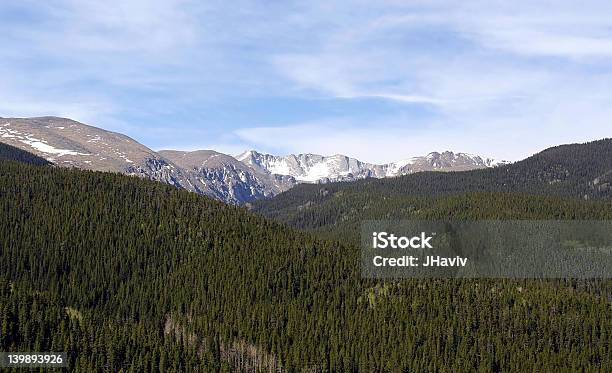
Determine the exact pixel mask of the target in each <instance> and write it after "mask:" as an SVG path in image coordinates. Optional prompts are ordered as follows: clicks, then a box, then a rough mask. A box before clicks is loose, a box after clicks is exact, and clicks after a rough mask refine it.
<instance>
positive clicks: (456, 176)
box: [254, 139, 612, 221]
mask: <svg viewBox="0 0 612 373" xmlns="http://www.w3.org/2000/svg"><path fill="white" fill-rule="evenodd" d="M473 192H498V193H522V194H531V195H547V196H550V195H555V196H562V197H570V198H581V199H607V198H610V197H612V139H604V140H599V141H594V142H590V143H586V144H572V145H562V146H557V147H554V148H550V149H547V150H545V151H543V152H541V153H538V154H536V155H534V156H532V157H529V158H527V159H525V160H523V161H520V162H516V163H513V164H509V165H504V166H499V167H495V168H490V169H482V170H474V171H465V172H448V173H438V172H422V173H416V174H412V175H407V176H402V177H398V178H389V179H366V180H362V181H358V182H351V183H332V184H325V185H316V184H310V185H307V184H304V185H298V186H297V187H295V188H293V189H291V190H289V191H287V192H285V193H282V194H280V195H278V196H276V197H275V198H272V199H267V200H261V201H258V202H256V203H255V205H254V206H255V207H254V208H255V210H256V211H258V212H260V213H262V214H264V215H266V216H269V217H274V218H278V219H280V220H285V221H290V220H297V219H300V217H299V215H301V214H303V213H304V214H316V211H318V210H324V211H325V210H329V209H331V208H332V207H331V206H332V205H335V204H338V201H337V199H338V197H339V196H345V198H344V199H345V200H351V199H353V198H357V200H356V201H355V202H354V203H352V205H353V207H354V208H357V209H359V208H361V207H363V203H364V202H365V201H369V203H371V204H379V203H385V204H386V205H389V203H387V202H382V201H384V200H385V199H388V198H399V197H405V196H412V197H437V196H445V195H452V194H461V193H473ZM349 196H350V197H349ZM309 209H314V210H313V211H314V212H307V210H309Z"/></svg>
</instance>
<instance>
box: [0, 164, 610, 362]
mask: <svg viewBox="0 0 612 373" xmlns="http://www.w3.org/2000/svg"><path fill="white" fill-rule="evenodd" d="M345 196H346V197H343V195H342V194H340V195H338V194H333V197H334V198H339V199H342V198H347V200H346V201H345V203H346V204H350V203H353V202H352V199H351V197H350V196H349V195H348V194H345ZM453 198H455V199H453ZM365 201H366V200H363V201H361V200H357V201H355V202H354V203H355V204H358V203H362V202H365ZM401 206H402V207H401V208H406V209H408V211H412V212H413V213H415V214H420V215H419V216H423V217H436V216H439V215H443V216H458V217H463V216H466V217H470V218H472V217H473V218H480V217H488V216H490V215H491V214H495V213H499V211H500V210H501V211H505V212H504V213H503V214H505V215H504V217H508V218H521V217H526V218H531V217H537V218H556V217H566V218H589V217H590V218H597V219H603V218H606V219H609V218H612V209H611V208H610V205H609V204H607V203H601V202H591V201H567V200H563V199H558V198H549V197H530V196H518V197H513V196H505V195H500V194H482V195H481V194H474V195H469V196H460V197H448V198H445V199H440V200H433V199H432V200H430V199H414V200H412V201H411V202H410V203H406V202H402V204H401ZM371 208H372V210H371V211H372V214H374V215H378V214H381V213H384V211H386V207H385V206H384V205H379V206H376V207H374V206H372V207H371ZM376 209H380V210H376ZM0 211H1V212H2V213H1V215H0V328H1V330H0V350H2V351H28V350H34V351H49V350H55V351H62V350H65V351H68V352H69V356H70V361H69V365H70V367H71V368H73V369H76V368H79V369H81V370H85V371H89V370H92V369H93V368H95V369H97V370H106V371H119V370H120V369H124V370H133V371H154V370H158V369H160V370H165V371H185V370H187V371H219V370H221V371H222V370H230V369H232V370H239V371H257V370H259V371H276V370H280V371H287V372H297V371H307V372H331V371H334V372H337V371H342V372H344V371H347V372H357V371H362V372H374V371H392V372H402V371H423V370H440V371H452V372H461V371H473V370H477V369H480V370H483V371H508V370H512V371H554V370H562V371H566V370H572V371H580V370H596V371H610V370H612V362H611V361H610V359H609V356H610V353H611V352H610V342H611V341H612V309H611V308H610V283H609V282H606V281H604V282H602V281H591V282H584V281H563V282H562V281H501V280H500V281H495V280H483V281H473V280H428V281H416V280H415V281H412V280H404V281H374V280H364V279H361V278H360V267H359V250H358V248H357V247H356V246H354V245H352V244H350V242H349V243H347V244H344V243H340V242H339V241H340V240H341V237H340V236H338V237H337V238H338V239H337V240H329V241H326V240H321V239H319V238H316V237H315V236H313V235H311V234H308V233H303V232H299V231H296V230H293V229H292V228H289V227H287V226H285V225H281V224H279V223H275V222H272V221H270V220H266V219H264V218H262V217H259V216H257V215H254V214H251V213H249V212H247V211H245V210H243V209H240V208H237V207H230V206H227V205H224V204H222V203H219V202H215V201H212V200H210V199H207V198H205V197H202V196H198V195H196V194H194V193H189V192H186V191H182V190H178V189H175V188H173V187H170V186H167V185H163V184H159V183H155V182H151V181H146V180H141V179H138V178H135V177H127V176H121V175H117V174H106V173H96V172H88V171H78V170H69V169H59V168H52V167H35V166H31V165H27V164H23V163H18V162H13V161H0ZM398 211H399V210H398ZM334 214H335V212H333V213H332V214H331V216H332V217H331V218H330V219H337V218H336V217H335V215H334ZM356 214H357V213H356ZM462 214H463V215H462ZM317 216H320V219H327V218H326V217H325V214H321V215H317ZM317 216H313V217H312V219H318V218H319V217H317ZM355 216H361V215H355ZM347 221H348V220H347ZM353 221H356V220H353ZM308 224H311V223H308ZM326 224H328V222H321V223H316V224H315V225H326Z"/></svg>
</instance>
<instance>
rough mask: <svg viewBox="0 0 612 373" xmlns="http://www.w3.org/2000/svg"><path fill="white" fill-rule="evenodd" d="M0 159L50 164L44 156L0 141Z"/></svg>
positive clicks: (42, 164) (40, 164) (41, 164)
mask: <svg viewBox="0 0 612 373" xmlns="http://www.w3.org/2000/svg"><path fill="white" fill-rule="evenodd" d="M0 160H13V161H19V162H24V163H29V164H33V165H38V166H44V165H49V164H51V163H50V162H49V161H47V160H46V159H44V158H41V157H38V156H36V155H34V154H32V153H29V152H26V151H25V150H21V149H19V148H16V147H14V146H11V145H8V144H5V143H2V142H0Z"/></svg>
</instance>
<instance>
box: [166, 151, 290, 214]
mask: <svg viewBox="0 0 612 373" xmlns="http://www.w3.org/2000/svg"><path fill="white" fill-rule="evenodd" d="M159 154H160V155H161V156H163V157H165V158H166V159H169V160H170V161H172V162H173V163H174V164H177V165H179V166H180V167H181V168H182V169H184V170H185V171H186V172H188V173H189V174H190V175H192V177H194V178H195V179H196V180H197V181H199V182H200V183H202V184H205V185H207V186H209V187H210V189H212V190H213V191H214V195H213V197H215V198H217V199H219V200H221V201H226V202H227V201H231V202H234V203H241V202H249V201H253V200H255V199H261V198H266V197H272V196H274V195H276V194H278V193H280V192H283V191H285V190H288V189H289V188H291V187H293V186H294V185H295V179H293V178H292V177H290V176H283V175H272V174H270V173H267V172H259V171H258V170H255V169H253V168H251V167H248V166H247V165H245V164H244V163H242V162H239V161H238V160H236V159H235V158H233V157H230V156H229V155H225V154H222V153H218V152H215V151H213V150H198V151H193V152H182V151H176V150H161V151H159Z"/></svg>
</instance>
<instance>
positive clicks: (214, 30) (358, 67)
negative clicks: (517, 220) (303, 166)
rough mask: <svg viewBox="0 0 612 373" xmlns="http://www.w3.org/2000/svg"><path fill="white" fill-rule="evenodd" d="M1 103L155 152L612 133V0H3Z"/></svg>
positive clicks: (358, 153)
mask: <svg viewBox="0 0 612 373" xmlns="http://www.w3.org/2000/svg"><path fill="white" fill-rule="evenodd" d="M0 35H2V37H1V38H0V47H1V48H0V116H4V117H9V116H41V115H59V116H65V117H70V118H73V119H76V120H79V121H82V122H84V123H87V124H91V125H94V126H98V127H102V128H105V129H110V130H114V131H118V132H122V133H125V134H127V135H129V136H131V137H133V138H135V139H136V140H138V141H140V142H142V143H143V144H145V145H147V146H149V147H151V148H153V149H167V148H174V149H185V150H195V149H215V150H219V151H223V152H228V153H231V154H236V153H239V152H240V151H242V150H245V149H251V148H254V149H258V150H261V151H267V152H272V153H277V154H286V153H291V152H312V153H319V154H335V153H342V154H347V155H350V156H354V157H357V158H359V159H362V160H365V161H370V162H388V161H394V160H399V159H403V158H407V157H410V156H414V155H422V154H425V153H428V152H430V151H441V150H454V151H464V152H470V153H477V154H482V155H485V156H491V157H495V158H500V159H507V160H517V159H520V158H523V157H525V156H528V155H530V154H532V153H534V152H536V151H538V150H541V149H543V148H546V147H548V146H551V145H556V144H560V143H569V142H580V141H586V140H590V139H597V138H603V137H612V88H611V87H612V3H610V2H607V1H580V2H577V1H563V0H561V1H541V2H539V1H512V2H510V1H465V2H463V1H386V0H380V1H319V0H313V1H299V2H292V1H240V0H238V1H231V2H229V1H180V0H148V1H145V0H136V1H128V0H125V1H88V0H46V1H29V0H22V1H8V0H0Z"/></svg>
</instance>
